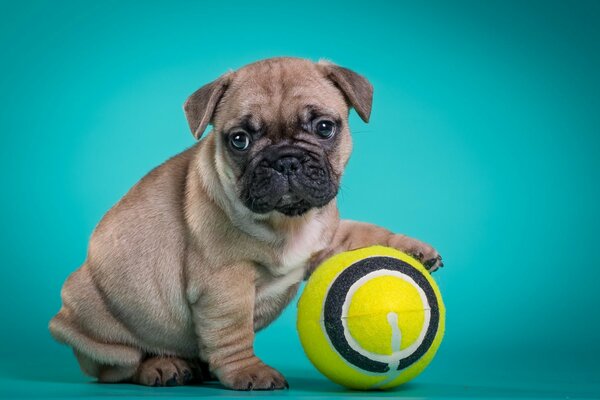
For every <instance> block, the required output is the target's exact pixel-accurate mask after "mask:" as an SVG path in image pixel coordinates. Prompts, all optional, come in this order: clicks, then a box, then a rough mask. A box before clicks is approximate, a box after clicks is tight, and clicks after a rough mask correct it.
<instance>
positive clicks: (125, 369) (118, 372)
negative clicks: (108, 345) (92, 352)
mask: <svg viewBox="0 0 600 400" xmlns="http://www.w3.org/2000/svg"><path fill="white" fill-rule="evenodd" d="M74 353H75V357H77V361H79V366H80V367H81V370H82V371H83V372H84V373H85V374H87V375H89V376H93V377H95V378H97V379H98V381H99V382H103V383H117V382H129V381H131V380H132V378H133V376H134V375H135V373H136V371H137V370H138V369H139V367H140V364H141V363H139V362H138V363H134V364H123V365H109V364H102V363H100V362H98V361H96V360H94V359H92V358H91V357H88V356H86V355H85V354H83V353H81V352H78V351H77V350H74Z"/></svg>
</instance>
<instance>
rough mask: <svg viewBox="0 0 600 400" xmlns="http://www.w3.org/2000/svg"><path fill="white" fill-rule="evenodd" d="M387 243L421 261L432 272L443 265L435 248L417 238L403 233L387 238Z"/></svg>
mask: <svg viewBox="0 0 600 400" xmlns="http://www.w3.org/2000/svg"><path fill="white" fill-rule="evenodd" d="M389 245H390V246H391V247H394V248H396V249H398V250H401V251H403V252H405V253H407V254H409V255H410V256H412V257H413V258H415V259H416V260H417V261H419V262H420V263H422V264H423V265H424V266H425V268H427V270H428V271H429V272H434V271H436V270H438V269H439V268H442V267H443V266H444V263H443V262H442V256H441V255H440V254H439V253H438V252H437V250H436V249H434V248H433V247H432V246H430V245H428V244H427V243H423V242H421V241H419V240H417V239H413V238H410V237H408V236H405V235H394V236H392V238H391V239H390V240H389Z"/></svg>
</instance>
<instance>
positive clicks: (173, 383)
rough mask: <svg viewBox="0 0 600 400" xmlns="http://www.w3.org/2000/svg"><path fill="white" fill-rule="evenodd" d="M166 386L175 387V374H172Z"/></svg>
mask: <svg viewBox="0 0 600 400" xmlns="http://www.w3.org/2000/svg"><path fill="white" fill-rule="evenodd" d="M165 385H167V386H177V374H173V376H172V377H171V378H170V379H169V380H168V381H166V382H165Z"/></svg>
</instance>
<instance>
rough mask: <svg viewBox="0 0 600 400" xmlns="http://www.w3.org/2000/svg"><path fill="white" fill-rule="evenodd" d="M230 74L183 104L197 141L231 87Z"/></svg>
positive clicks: (203, 88)
mask: <svg viewBox="0 0 600 400" xmlns="http://www.w3.org/2000/svg"><path fill="white" fill-rule="evenodd" d="M230 79H231V76H230V74H229V73H228V74H225V75H223V76H221V77H220V78H218V79H217V80H214V81H212V82H211V83H209V84H207V85H204V86H202V87H201V88H200V89H198V90H196V91H195V92H194V93H193V94H192V95H191V96H190V97H188V99H187V100H186V101H185V103H184V104H183V110H184V111H185V117H186V118H187V121H188V124H189V126H190V130H191V131H192V134H193V135H194V137H195V138H196V139H200V137H201V136H202V134H203V133H204V131H205V130H206V127H207V126H208V124H210V123H212V119H213V115H214V112H215V108H216V107H217V104H219V100H221V97H223V94H224V93H225V91H226V90H227V86H229V81H230Z"/></svg>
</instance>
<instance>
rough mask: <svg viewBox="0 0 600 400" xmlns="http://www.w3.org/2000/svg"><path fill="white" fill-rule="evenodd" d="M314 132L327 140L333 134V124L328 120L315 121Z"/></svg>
mask: <svg viewBox="0 0 600 400" xmlns="http://www.w3.org/2000/svg"><path fill="white" fill-rule="evenodd" d="M315 132H316V133H317V135H319V136H321V137H323V138H326V139H329V138H330V137H332V136H333V135H334V134H335V122H333V121H329V120H328V119H322V120H320V121H317V123H316V125H315Z"/></svg>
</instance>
